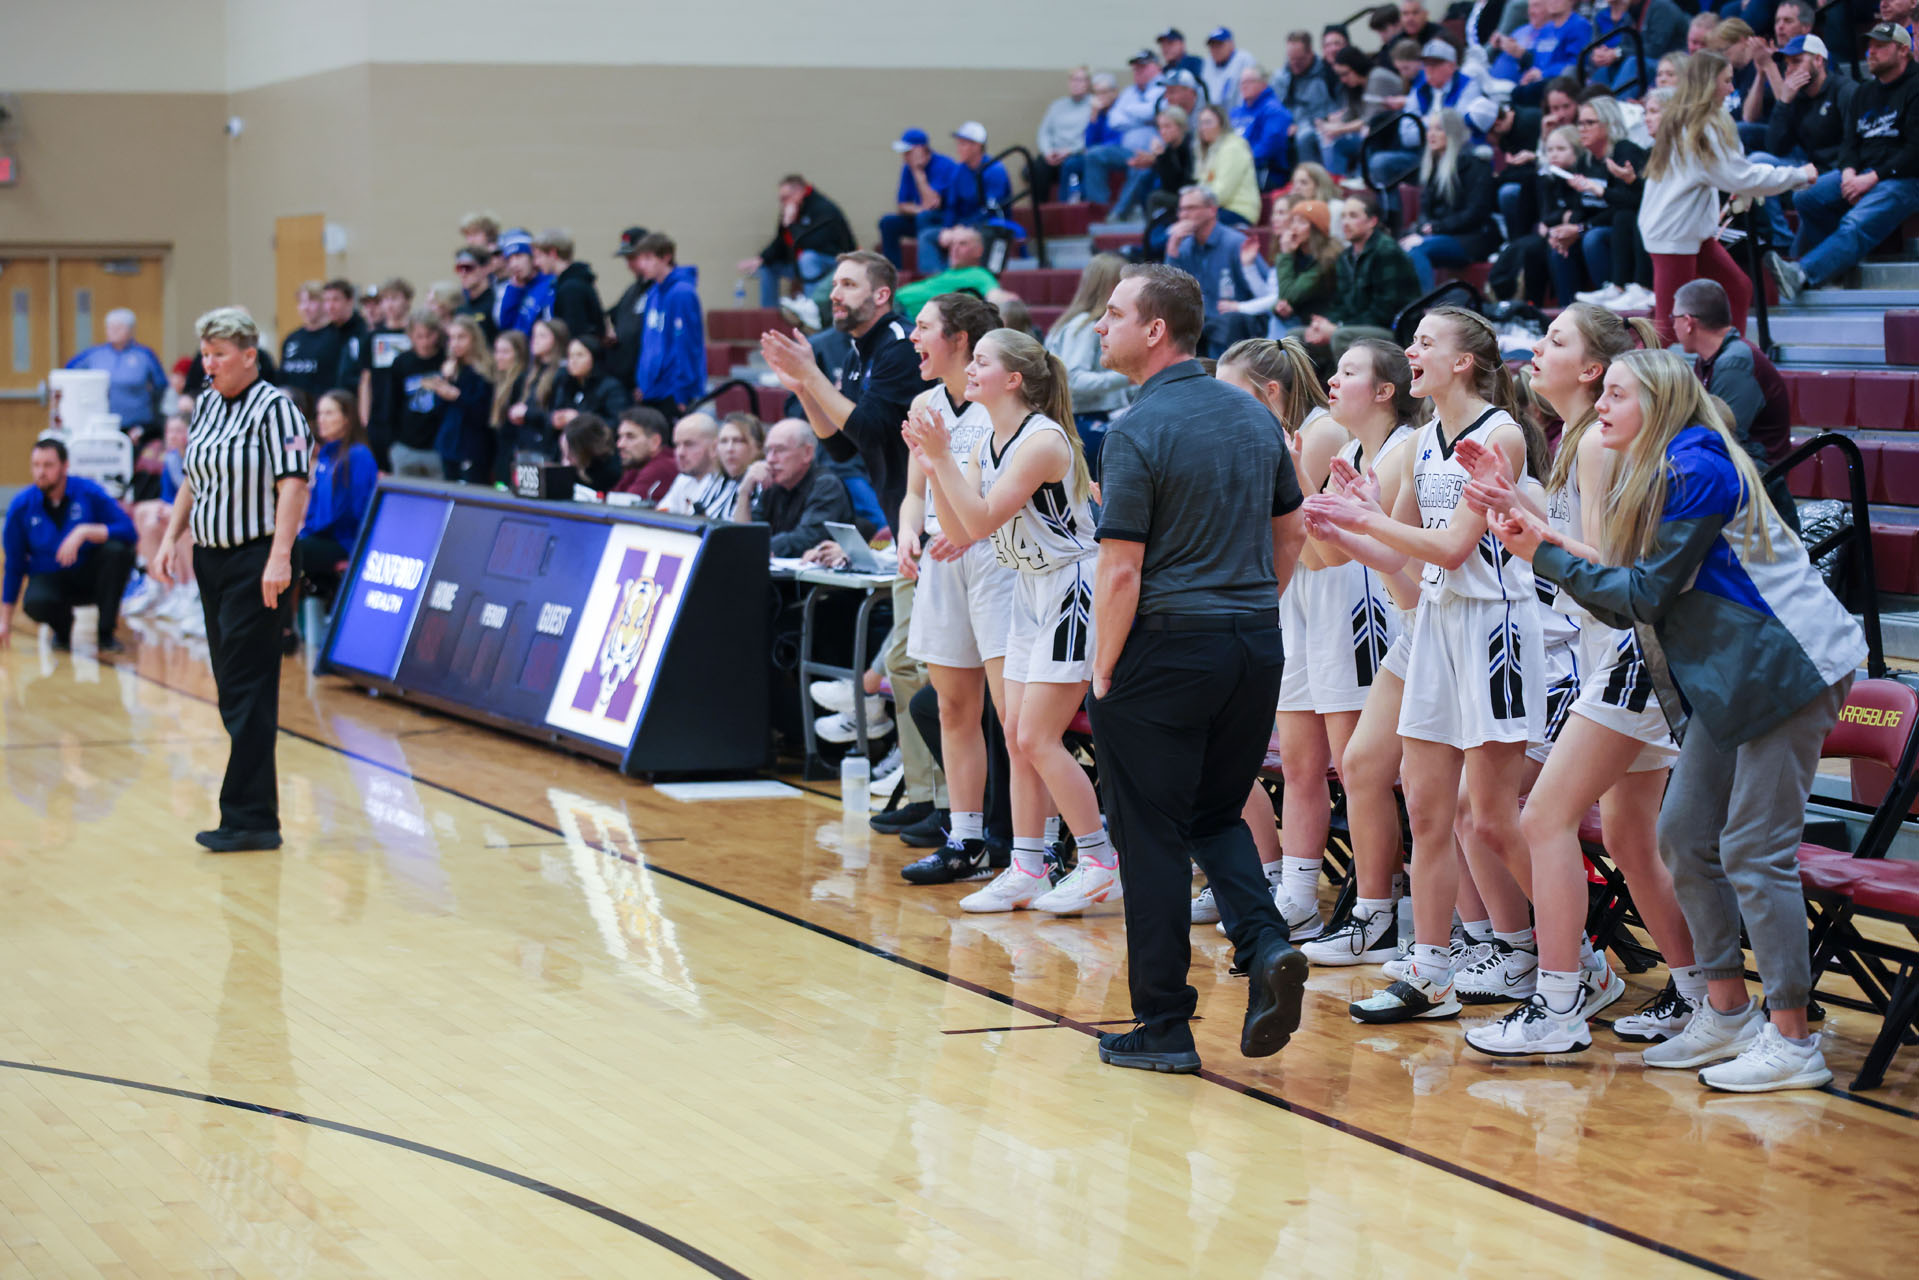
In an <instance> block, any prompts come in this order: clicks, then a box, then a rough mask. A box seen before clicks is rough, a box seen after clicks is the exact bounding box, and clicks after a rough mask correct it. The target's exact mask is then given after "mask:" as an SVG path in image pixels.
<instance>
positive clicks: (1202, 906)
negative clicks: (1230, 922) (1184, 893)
mask: <svg viewBox="0 0 1919 1280" xmlns="http://www.w3.org/2000/svg"><path fill="white" fill-rule="evenodd" d="M1218 919H1219V904H1218V903H1217V902H1214V901H1213V886H1212V885H1210V884H1209V885H1207V886H1206V887H1205V888H1204V889H1201V890H1200V891H1199V896H1198V897H1197V898H1194V899H1193V923H1194V924H1213V923H1214V922H1216V921H1217V920H1218Z"/></svg>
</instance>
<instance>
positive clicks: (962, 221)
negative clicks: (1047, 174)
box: [919, 120, 1013, 276]
mask: <svg viewBox="0 0 1919 1280" xmlns="http://www.w3.org/2000/svg"><path fill="white" fill-rule="evenodd" d="M953 156H954V159H955V160H956V161H957V163H955V164H954V165H953V166H952V168H951V169H950V170H948V172H947V175H946V182H945V185H944V186H942V187H941V188H940V218H939V225H938V226H936V227H923V228H921V230H920V233H919V242H920V260H919V274H920V275H923V276H930V275H937V274H939V273H940V272H942V271H944V270H946V246H947V244H948V242H950V241H951V240H952V238H953V231H954V229H955V228H958V227H977V226H978V225H979V224H980V223H982V222H984V221H986V219H987V216H988V211H989V210H993V209H998V210H1004V209H1005V208H1006V205H1007V203H1008V202H1009V201H1011V200H1012V198H1013V182H1012V179H1010V178H1008V177H1007V176H1006V167H1005V166H1004V165H1002V164H1000V163H999V162H998V161H997V160H992V161H989V160H988V159H987V158H986V126H985V125H983V124H981V123H980V122H979V121H977V120H968V121H967V122H966V123H965V124H963V125H961V126H960V127H959V128H957V129H955V130H953Z"/></svg>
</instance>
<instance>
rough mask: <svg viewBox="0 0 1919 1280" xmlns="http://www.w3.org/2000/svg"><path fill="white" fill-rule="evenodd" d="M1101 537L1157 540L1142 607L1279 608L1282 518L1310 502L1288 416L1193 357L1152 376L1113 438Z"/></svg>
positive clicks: (1103, 466) (1106, 461)
mask: <svg viewBox="0 0 1919 1280" xmlns="http://www.w3.org/2000/svg"><path fill="white" fill-rule="evenodd" d="M1099 472H1100V483H1099V488H1100V501H1101V504H1102V505H1101V508H1100V521H1099V537H1101V538H1102V539H1104V538H1115V539H1119V540H1122V541H1126V542H1143V543H1145V544H1146V552H1145V557H1144V560H1143V562H1142V567H1141V572H1140V584H1139V612H1140V614H1141V615H1146V614H1155V613H1161V614H1234V613H1257V612H1259V611H1260V610H1263V609H1273V608H1277V607H1278V604H1279V579H1278V578H1276V577H1275V576H1274V574H1273V528H1272V521H1273V518H1274V517H1275V516H1283V515H1285V514H1287V513H1288V512H1290V511H1293V510H1295V509H1296V508H1298V506H1299V504H1300V502H1301V501H1302V498H1301V496H1300V492H1299V480H1298V478H1297V477H1296V476H1294V474H1293V460H1292V456H1291V455H1290V454H1289V453H1288V452H1287V451H1286V441H1285V437H1284V435H1283V434H1282V432H1281V429H1280V425H1279V419H1277V418H1275V417H1274V416H1273V415H1272V413H1271V412H1270V411H1269V410H1268V409H1267V408H1266V406H1265V405H1263V404H1261V403H1260V402H1259V401H1257V400H1255V399H1253V397H1251V396H1250V395H1247V394H1246V393H1245V392H1244V391H1241V390H1239V389H1238V388H1237V387H1233V386H1230V385H1228V384H1226V383H1224V382H1221V381H1219V380H1218V379H1216V378H1209V377H1207V376H1206V372H1205V370H1204V369H1202V368H1201V367H1200V364H1199V361H1197V360H1187V361H1184V362H1182V363H1180V364H1176V365H1173V366H1171V367H1169V368H1166V369H1162V370H1160V372H1158V373H1156V374H1154V375H1153V376H1152V377H1151V378H1149V379H1147V381H1146V384H1145V385H1144V386H1142V387H1141V388H1140V389H1139V397H1138V399H1137V400H1135V401H1134V403H1133V407H1132V409H1131V410H1130V411H1128V412H1127V413H1126V415H1125V416H1124V417H1122V418H1120V420H1119V421H1118V422H1116V423H1114V424H1113V428H1112V430H1111V431H1109V432H1107V434H1106V443H1105V445H1103V446H1102V448H1101V452H1100V461H1099Z"/></svg>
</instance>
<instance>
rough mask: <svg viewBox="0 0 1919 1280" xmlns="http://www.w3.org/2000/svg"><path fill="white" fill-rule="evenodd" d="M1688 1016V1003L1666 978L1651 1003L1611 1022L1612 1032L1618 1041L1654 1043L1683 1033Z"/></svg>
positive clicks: (1690, 1013)
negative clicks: (1636, 1011)
mask: <svg viewBox="0 0 1919 1280" xmlns="http://www.w3.org/2000/svg"><path fill="white" fill-rule="evenodd" d="M1692 1013H1693V1009H1692V1002H1691V1001H1690V1000H1688V999H1686V997H1684V996H1682V995H1680V994H1679V988H1678V987H1677V986H1675V985H1674V984H1673V982H1672V981H1671V980H1670V979H1668V980H1667V982H1666V985H1665V986H1664V987H1662V988H1660V991H1659V994H1658V995H1656V996H1654V997H1653V1001H1652V1003H1651V1004H1649V1005H1647V1006H1646V1007H1645V1008H1643V1009H1641V1010H1640V1011H1639V1012H1638V1013H1629V1014H1627V1015H1626V1016H1625V1017H1623V1018H1618V1019H1615V1020H1614V1022H1613V1024H1612V1033H1613V1034H1614V1035H1616V1036H1618V1037H1619V1038H1620V1039H1621V1040H1632V1041H1638V1042H1649V1043H1652V1044H1657V1043H1659V1042H1660V1041H1661V1040H1670V1039H1672V1038H1673V1037H1674V1036H1676V1035H1678V1034H1679V1033H1680V1032H1681V1031H1684V1030H1685V1029H1686V1022H1687V1020H1688V1019H1690V1018H1691V1017H1692Z"/></svg>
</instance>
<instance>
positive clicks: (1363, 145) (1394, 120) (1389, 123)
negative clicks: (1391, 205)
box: [1359, 110, 1426, 207]
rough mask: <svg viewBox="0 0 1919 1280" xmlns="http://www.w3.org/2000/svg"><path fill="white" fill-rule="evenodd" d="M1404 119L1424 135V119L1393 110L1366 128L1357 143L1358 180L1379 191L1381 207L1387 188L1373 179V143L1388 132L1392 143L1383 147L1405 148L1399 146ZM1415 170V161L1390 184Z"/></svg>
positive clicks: (1389, 148)
mask: <svg viewBox="0 0 1919 1280" xmlns="http://www.w3.org/2000/svg"><path fill="white" fill-rule="evenodd" d="M1406 120H1410V121H1412V122H1413V127H1414V128H1415V129H1418V130H1420V131H1421V136H1422V137H1423V136H1424V131H1425V128H1426V122H1425V121H1424V120H1421V119H1420V118H1419V117H1418V116H1416V115H1414V114H1413V113H1412V112H1410V111H1403V110H1402V111H1396V112H1394V113H1393V114H1392V115H1391V116H1390V117H1389V118H1387V119H1385V120H1382V121H1380V122H1379V123H1378V124H1376V125H1374V126H1372V127H1371V128H1369V129H1368V130H1366V136H1365V137H1364V138H1362V139H1361V140H1360V143H1359V176H1360V180H1361V181H1363V182H1364V183H1365V184H1366V185H1367V186H1368V187H1370V188H1371V189H1372V190H1374V191H1376V192H1378V193H1379V195H1380V196H1381V197H1382V202H1381V203H1382V207H1384V204H1385V201H1384V199H1383V197H1384V196H1385V194H1386V190H1387V188H1386V186H1385V184H1382V183H1378V182H1374V181H1373V166H1372V157H1373V143H1374V142H1375V141H1376V140H1378V139H1381V138H1384V137H1386V136H1387V134H1388V133H1389V132H1390V133H1391V135H1392V145H1391V146H1388V147H1386V148H1385V149H1386V150H1389V151H1403V150H1405V148H1404V147H1401V146H1400V145H1399V126H1400V123H1401V122H1402V121H1406ZM1416 149H1417V148H1415V150H1416ZM1417 172H1419V166H1418V164H1417V163H1415V164H1414V166H1413V167H1412V168H1411V169H1408V170H1407V171H1406V172H1405V173H1402V174H1400V175H1399V176H1398V177H1397V178H1395V179H1393V183H1392V185H1394V186H1397V185H1399V184H1400V183H1402V182H1404V181H1405V180H1406V179H1407V178H1408V177H1410V176H1411V175H1412V174H1415V173H1417Z"/></svg>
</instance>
